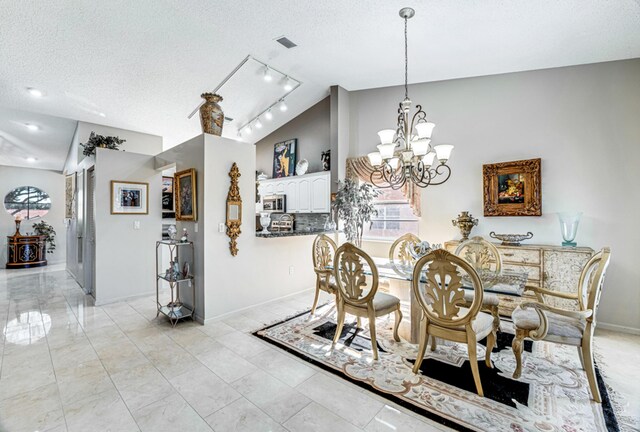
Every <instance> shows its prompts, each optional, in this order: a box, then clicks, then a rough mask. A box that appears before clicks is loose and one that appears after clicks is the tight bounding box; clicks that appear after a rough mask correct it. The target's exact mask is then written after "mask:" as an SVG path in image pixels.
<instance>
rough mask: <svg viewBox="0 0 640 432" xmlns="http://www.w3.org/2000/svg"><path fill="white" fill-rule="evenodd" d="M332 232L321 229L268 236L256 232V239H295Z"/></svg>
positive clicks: (276, 233) (273, 233)
mask: <svg viewBox="0 0 640 432" xmlns="http://www.w3.org/2000/svg"><path fill="white" fill-rule="evenodd" d="M334 232H335V231H327V230H324V229H321V230H312V231H289V232H270V233H269V234H262V232H260V231H257V232H256V237H262V238H273V237H297V236H307V235H318V234H333V233H334Z"/></svg>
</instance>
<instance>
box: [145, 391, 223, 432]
mask: <svg viewBox="0 0 640 432" xmlns="http://www.w3.org/2000/svg"><path fill="white" fill-rule="evenodd" d="M133 415H134V417H135V419H136V422H137V423H138V425H139V426H140V429H141V430H142V431H143V432H146V431H149V432H158V431H176V430H180V431H189V432H199V431H209V432H211V428H210V427H209V425H208V424H207V422H205V421H204V420H203V419H202V417H200V416H199V415H198V414H197V413H196V412H195V411H194V410H193V408H191V407H190V406H189V404H188V403H187V402H186V401H185V400H184V399H183V398H182V397H181V396H180V395H177V394H172V395H169V396H167V397H165V398H164V399H160V400H159V401H157V402H154V403H152V404H150V405H147V406H145V407H143V408H141V409H139V410H136V411H134V412H133Z"/></svg>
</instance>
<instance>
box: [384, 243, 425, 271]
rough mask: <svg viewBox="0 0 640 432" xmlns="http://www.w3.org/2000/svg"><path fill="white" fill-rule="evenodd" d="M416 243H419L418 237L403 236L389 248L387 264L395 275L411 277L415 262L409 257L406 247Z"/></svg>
mask: <svg viewBox="0 0 640 432" xmlns="http://www.w3.org/2000/svg"><path fill="white" fill-rule="evenodd" d="M417 243H420V237H418V236H417V235H415V234H411V233H407V234H404V235H402V236H400V237H398V238H397V239H396V241H394V242H393V244H392V245H391V247H390V248H389V262H390V263H391V267H393V270H395V272H396V273H398V274H401V275H405V274H406V275H407V276H410V275H411V272H412V271H413V266H414V265H415V263H416V260H415V259H414V258H413V257H412V256H411V254H410V253H409V251H408V250H407V247H408V246H411V245H412V244H417ZM408 268H411V270H408ZM407 272H408V273H407Z"/></svg>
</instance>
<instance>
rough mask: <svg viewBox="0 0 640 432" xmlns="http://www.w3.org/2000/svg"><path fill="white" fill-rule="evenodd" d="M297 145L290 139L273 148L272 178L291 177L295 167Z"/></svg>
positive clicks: (294, 140)
mask: <svg viewBox="0 0 640 432" xmlns="http://www.w3.org/2000/svg"><path fill="white" fill-rule="evenodd" d="M297 144H298V140H297V139H290V140H287V141H283V142H279V143H277V144H275V145H274V146H273V178H281V177H289V176H292V175H293V173H294V171H295V167H296V147H297Z"/></svg>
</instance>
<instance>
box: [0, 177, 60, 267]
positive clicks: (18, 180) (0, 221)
mask: <svg viewBox="0 0 640 432" xmlns="http://www.w3.org/2000/svg"><path fill="white" fill-rule="evenodd" d="M19 186H35V187H37V188H38V189H41V190H42V191H44V192H46V193H47V194H49V197H50V198H51V210H49V213H47V214H46V215H45V216H44V217H43V218H42V219H40V218H38V219H32V220H28V221H27V220H23V221H22V224H21V226H20V232H21V233H22V234H26V233H27V232H33V228H32V226H33V224H34V223H37V222H40V221H41V220H43V219H44V220H45V221H47V222H48V223H49V224H51V225H52V226H53V229H54V230H55V231H56V250H55V251H54V252H53V253H48V254H47V261H48V262H49V263H50V264H55V263H60V262H64V260H65V257H66V241H65V226H64V204H65V203H64V176H63V175H62V174H60V173H58V172H54V171H47V170H41V169H32V168H18V167H9V166H4V165H0V199H1V200H2V202H3V203H4V197H5V195H6V194H7V193H9V192H10V191H12V190H13V189H15V188H17V187H19ZM15 232H16V225H15V222H14V218H13V217H12V216H10V215H9V214H8V213H7V212H6V211H5V210H4V205H3V204H2V210H1V211H0V235H2V241H1V242H0V244H2V249H1V250H0V265H1V266H4V263H6V262H7V237H6V236H8V235H13V234H14V233H15Z"/></svg>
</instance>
